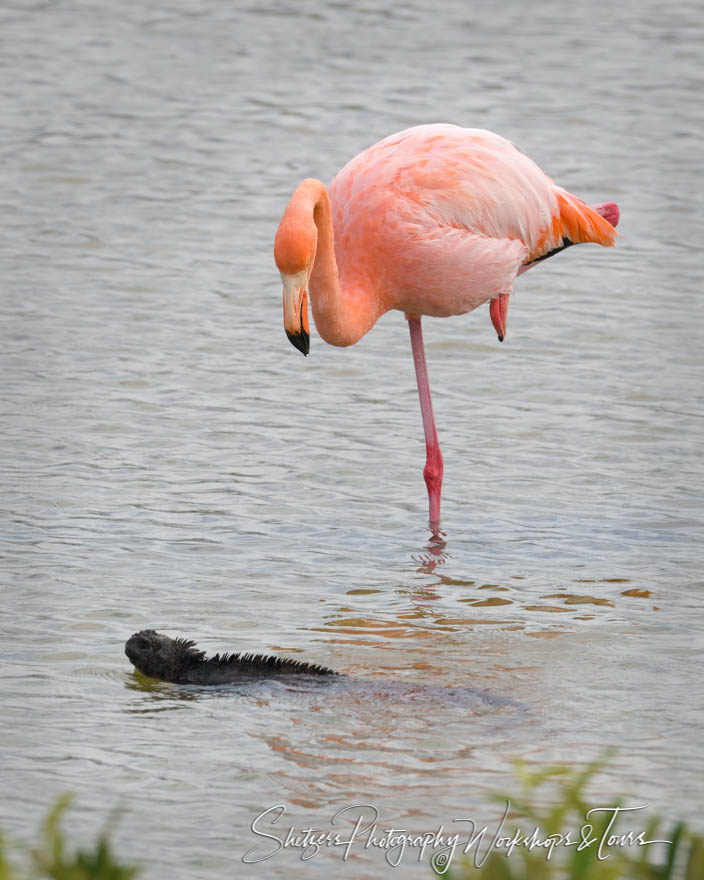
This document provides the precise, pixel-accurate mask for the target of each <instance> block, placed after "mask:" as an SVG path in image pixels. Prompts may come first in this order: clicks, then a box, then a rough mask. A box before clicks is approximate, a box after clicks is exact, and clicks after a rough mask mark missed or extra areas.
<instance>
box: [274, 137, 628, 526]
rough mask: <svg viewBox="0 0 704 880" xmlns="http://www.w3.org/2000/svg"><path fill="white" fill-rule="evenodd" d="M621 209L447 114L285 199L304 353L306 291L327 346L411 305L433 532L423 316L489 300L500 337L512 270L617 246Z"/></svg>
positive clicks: (292, 326)
mask: <svg viewBox="0 0 704 880" xmlns="http://www.w3.org/2000/svg"><path fill="white" fill-rule="evenodd" d="M618 219H619V210H618V207H617V206H616V205H615V204H614V203H613V202H607V203H604V204H602V205H595V206H594V207H589V206H587V205H586V204H585V203H584V202H582V201H581V200H580V199H578V198H577V197H576V196H573V195H571V194H570V193H569V192H567V191H566V190H564V189H562V188H561V187H559V186H556V185H555V184H554V183H553V182H552V180H551V179H550V178H549V177H547V175H545V174H544V173H543V172H542V171H541V170H540V168H538V166H537V165H536V164H535V163H534V162H532V161H531V160H530V159H529V158H528V157H527V156H525V155H524V154H523V153H520V152H519V151H518V150H517V149H516V148H515V147H514V146H513V145H512V144H511V143H510V142H509V141H507V140H505V139H504V138H502V137H499V135H496V134H492V133H491V132H489V131H483V130H481V129H469V128H459V127H458V126H455V125H419V126H416V127H415V128H409V129H407V130H406V131H402V132H399V133H398V134H394V135H391V136H390V137H387V138H385V139H384V140H382V141H380V142H379V143H378V144H375V145H374V146H372V147H369V149H367V150H365V151H364V152H363V153H360V154H359V156H357V157H356V158H355V159H352V161H351V162H348V163H347V165H345V167H344V168H343V169H342V170H341V171H340V172H339V173H338V174H337V176H336V177H335V179H334V180H333V181H332V183H331V184H330V188H329V190H327V191H326V189H325V186H324V185H323V184H322V183H321V182H320V181H319V180H315V179H313V178H308V179H306V180H304V181H303V182H302V183H301V184H300V185H299V186H298V188H297V189H296V191H295V192H294V194H293V196H292V197H291V201H290V202H289V203H288V207H287V208H286V211H285V213H284V216H283V218H282V220H281V223H280V224H279V228H278V231H277V233H276V241H275V245H274V258H275V260H276V265H277V266H278V268H279V271H280V273H281V278H282V280H283V286H284V292H283V302H284V328H285V330H286V335H287V336H288V338H289V340H290V341H291V342H292V343H293V345H294V346H295V347H296V348H297V349H298V350H299V351H301V352H303V354H304V355H307V354H308V351H309V347H310V336H309V328H308V294H309V293H310V300H311V306H312V309H313V318H314V320H315V326H316V328H317V330H318V332H319V333H320V335H321V336H322V338H323V339H324V340H325V341H326V342H328V343H330V344H331V345H340V346H345V345H353V344H354V343H355V342H357V341H358V340H359V339H361V337H362V336H364V334H365V333H366V332H367V331H368V330H369V329H371V327H372V326H373V325H374V323H375V322H376V321H377V319H378V318H379V317H380V316H381V315H383V314H384V313H385V312H387V311H389V310H390V309H398V310H399V311H402V312H404V313H405V315H406V318H407V320H408V325H409V329H410V333H411V347H412V350H413V361H414V364H415V370H416V380H417V383H418V395H419V397H420V408H421V415H422V418H423V428H424V432H425V442H426V464H425V469H424V471H423V476H424V477H425V482H426V486H427V489H428V500H429V508H430V528H431V529H432V530H433V532H434V533H436V534H437V531H438V529H439V522H440V493H441V488H442V474H443V459H442V453H441V452H440V445H439V443H438V436H437V431H436V429H435V419H434V417H433V406H432V401H431V398H430V386H429V384H428V370H427V366H426V361H425V352H424V349H423V336H422V331H421V315H432V316H435V317H448V316H450V315H462V314H464V313H465V312H471V311H472V309H476V308H477V306H480V305H482V303H485V302H486V301H487V300H490V310H489V311H490V317H491V321H492V323H493V325H494V328H495V329H496V332H497V334H498V337H499V341H503V339H504V337H505V335H506V318H507V311H508V298H509V294H510V293H511V290H512V288H513V282H514V280H515V278H516V276H517V275H520V274H521V273H522V272H525V271H526V270H527V269H529V268H530V267H531V266H534V265H535V264H536V263H538V262H540V261H541V260H544V259H545V258H546V257H550V256H552V255H553V254H555V253H557V252H558V251H561V250H564V249H565V248H566V247H569V246H570V245H573V244H579V243H581V242H596V243H598V244H601V245H606V246H609V245H612V244H613V243H614V240H615V237H616V235H617V233H616V230H615V229H614V227H615V226H616V224H617V223H618Z"/></svg>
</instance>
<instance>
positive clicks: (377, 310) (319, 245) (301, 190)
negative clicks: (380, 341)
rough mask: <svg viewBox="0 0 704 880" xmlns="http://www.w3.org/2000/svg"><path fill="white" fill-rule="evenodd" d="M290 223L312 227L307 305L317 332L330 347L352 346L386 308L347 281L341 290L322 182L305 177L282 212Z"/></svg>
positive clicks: (360, 287)
mask: <svg viewBox="0 0 704 880" xmlns="http://www.w3.org/2000/svg"><path fill="white" fill-rule="evenodd" d="M289 212H293V217H294V218H295V219H294V222H296V223H300V224H306V225H308V224H312V225H314V227H315V229H314V230H312V231H313V232H314V240H315V242H316V245H315V251H314V254H313V259H312V260H311V263H312V269H311V272H310V277H309V284H308V287H309V292H310V302H311V307H312V309H313V320H314V321H315V326H316V328H317V330H318V333H320V335H321V336H322V338H323V339H324V340H325V341H326V342H328V343H329V344H330V345H340V346H344V345H353V344H354V343H355V342H357V341H358V340H359V339H361V338H362V336H364V334H365V333H366V332H367V331H368V330H370V329H371V327H372V326H373V325H374V323H375V322H376V320H377V319H378V318H379V316H380V315H382V314H383V313H384V312H385V311H386V308H385V307H384V305H383V303H382V302H381V299H380V298H379V297H378V296H376V295H375V291H373V290H368V289H367V288H364V287H363V286H362V285H360V284H356V283H354V282H353V281H352V280H351V279H345V284H344V289H343V287H342V286H341V284H340V277H339V273H338V268H337V260H336V259H335V236H334V230H333V223H332V210H331V207H330V199H329V197H328V193H327V190H326V189H325V186H324V184H323V183H321V182H320V181H319V180H315V179H314V178H307V179H306V180H304V181H303V182H302V183H301V184H300V185H299V186H298V188H297V189H296V191H295V193H294V194H293V196H292V198H291V201H290V202H289V206H288V208H287V210H286V213H287V214H288V213H289Z"/></svg>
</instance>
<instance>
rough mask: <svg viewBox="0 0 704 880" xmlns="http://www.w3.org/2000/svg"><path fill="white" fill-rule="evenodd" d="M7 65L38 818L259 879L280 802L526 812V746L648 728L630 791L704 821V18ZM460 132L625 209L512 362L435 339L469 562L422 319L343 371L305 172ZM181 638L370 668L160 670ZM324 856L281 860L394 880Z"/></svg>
mask: <svg viewBox="0 0 704 880" xmlns="http://www.w3.org/2000/svg"><path fill="white" fill-rule="evenodd" d="M0 42H1V43H2V51H1V52H0V113H1V119H2V126H1V127H0V156H1V157H2V172H1V175H2V176H1V178H0V180H1V184H2V185H1V187H0V200H1V202H2V215H3V223H2V234H1V235H0V277H1V279H2V281H1V284H2V287H1V290H2V293H1V295H0V310H1V314H2V330H1V331H0V332H1V334H2V336H1V338H2V345H1V350H0V377H1V381H2V404H3V416H2V420H1V422H0V436H1V441H2V447H3V456H2V459H1V461H0V468H1V481H2V493H1V495H0V507H1V509H2V514H3V516H2V535H1V538H2V543H1V544H0V552H1V554H2V566H3V575H2V603H1V605H0V629H1V631H2V658H3V664H2V694H3V696H2V713H1V717H0V731H1V741H2V747H1V754H2V757H1V762H2V764H1V767H0V778H1V779H2V799H1V803H2V811H1V814H0V825H1V826H2V827H4V828H5V829H6V830H8V831H11V832H15V833H18V834H20V835H24V836H30V835H31V834H32V833H33V829H35V827H36V824H37V822H38V820H39V817H40V816H41V815H42V814H43V813H44V811H45V809H46V808H47V806H48V804H49V802H50V801H51V800H52V798H53V797H54V796H55V795H57V794H58V793H60V792H64V791H67V790H71V791H75V792H76V793H77V800H76V805H75V807H74V809H73V811H72V814H71V815H72V819H71V820H70V823H69V824H70V825H71V828H72V829H73V830H74V834H75V836H76V837H77V838H78V839H87V838H89V837H91V836H92V835H93V834H94V833H95V831H96V829H98V828H99V827H100V825H101V823H102V822H103V821H104V819H105V817H106V816H107V815H108V813H109V812H110V810H111V809H112V808H113V807H114V806H115V805H120V806H122V807H124V815H123V818H122V820H121V823H120V825H119V827H118V831H117V847H118V850H119V851H120V852H121V853H122V854H123V855H124V856H125V857H127V858H134V859H137V860H140V861H141V862H142V863H143V864H144V865H145V866H146V867H145V873H144V876H145V877H147V878H160V877H164V876H167V874H168V876H171V877H174V878H184V880H185V878H188V880H194V878H195V880H199V878H204V880H214V878H218V880H219V878H225V877H235V876H245V875H246V876H249V875H250V873H251V872H252V871H254V869H246V868H245V867H244V866H243V865H242V863H241V858H242V855H243V853H244V852H245V851H246V850H248V849H249V848H250V847H251V846H253V845H254V844H256V843H257V840H256V839H255V837H254V835H253V834H252V832H251V830H250V823H251V822H252V820H253V819H254V817H255V816H256V815H257V814H259V813H260V812H262V811H264V810H266V809H267V808H269V807H271V806H273V805H275V804H279V803H281V804H285V805H286V810H287V814H286V816H285V817H284V818H283V819H282V820H281V824H282V825H289V824H295V825H296V826H297V827H298V828H301V827H309V826H313V827H315V828H321V829H325V830H329V829H330V819H331V816H332V814H333V813H334V812H335V811H337V810H338V809H340V808H342V807H344V806H346V805H349V804H353V803H365V804H373V805H375V806H376V807H377V809H378V810H379V816H380V819H379V821H380V824H381V825H383V826H384V827H387V826H389V825H394V826H395V827H403V828H408V829H409V830H412V831H416V832H419V831H427V830H434V829H436V828H437V826H438V825H439V824H441V823H445V824H446V825H448V823H450V824H451V823H452V820H453V819H455V818H458V817H460V816H464V817H472V818H475V819H476V820H477V821H478V822H480V823H484V822H495V821H496V820H497V818H498V815H499V812H500V811H499V809H498V807H497V806H496V804H495V803H494V802H493V801H492V800H491V799H490V794H491V792H492V791H495V790H496V789H500V790H506V789H510V788H511V787H512V771H511V762H512V760H513V759H514V758H515V757H517V756H523V757H525V758H526V759H527V760H529V761H531V762H537V763H542V762H545V761H550V760H554V759H559V760H564V761H573V762H582V761H585V760H587V759H588V758H591V757H593V756H594V755H595V754H598V753H599V751H600V750H601V748H602V747H603V746H605V745H616V746H618V747H619V748H620V756H619V758H618V760H617V761H616V763H614V764H613V765H612V766H611V768H610V769H609V771H608V772H607V773H606V774H605V776H604V777H603V780H602V782H601V788H600V789H599V790H598V791H597V792H595V800H599V799H602V800H606V801H608V800H609V798H610V797H611V796H612V795H613V793H614V792H619V793H620V792H626V791H627V792H630V793H631V794H632V795H633V797H634V798H635V799H637V800H638V801H642V802H645V801H647V802H649V803H650V804H651V805H652V807H651V809H652V811H653V814H654V813H655V812H659V813H662V814H665V815H668V816H679V817H682V818H685V819H687V820H689V821H690V822H691V823H693V824H694V825H695V826H698V827H700V828H701V815H700V805H701V783H700V780H699V778H698V776H697V774H696V773H694V772H693V771H694V770H695V769H696V768H699V767H701V765H702V762H703V761H704V741H703V740H702V738H701V735H700V731H701V720H702V714H701V700H700V698H699V697H697V696H696V695H697V694H699V693H700V692H701V662H702V652H703V651H704V639H703V637H702V634H703V627H702V622H701V614H700V613H699V610H700V608H701V603H702V574H701V571H702V551H701V546H702V518H703V514H702V497H701V491H700V490H701V480H702V473H703V470H704V467H703V466H702V458H701V453H700V450H701V437H702V427H703V425H704V422H703V416H704V407H703V406H702V387H704V386H703V385H702V361H703V360H704V357H703V354H702V352H703V346H702V317H703V316H702V297H701V287H702V280H703V278H702V275H703V273H702V269H701V254H700V249H699V248H698V247H697V238H698V237H699V232H698V231H699V230H701V228H702V224H703V222H704V216H703V211H702V205H701V175H702V161H701V135H702V129H703V125H702V117H703V115H704V112H703V110H702V103H701V90H702V85H703V84H702V81H701V75H700V74H701V51H702V20H701V11H700V9H699V8H698V5H697V4H695V3H693V2H684V3H681V4H678V5H677V6H676V7H668V8H666V7H664V6H662V5H661V4H655V3H645V4H643V3H635V2H628V3H621V4H618V6H615V5H613V4H611V3H606V2H597V3H591V4H582V5H579V4H577V5H575V4H573V5H570V6H565V5H563V4H560V3H557V2H556V0H547V2H543V3H541V4H540V5H539V6H535V7H534V6H533V5H532V4H521V3H504V4H500V5H498V6H496V5H494V4H489V3H477V4H474V5H470V4H465V3H462V2H455V3H453V2H445V3H441V4H440V5H439V8H438V12H437V13H434V14H432V15H431V14H430V13H429V12H428V11H427V8H426V6H424V5H423V4H420V3H418V2H415V0H414V2H411V3H405V4H403V5H402V6H398V7H387V4H378V3H376V2H372V0H370V2H369V3H366V4H361V5H360V4H350V3H347V2H338V3H333V4H328V5H323V4H317V3H313V2H309V0H302V2H297V3H288V2H279V3H275V4H267V3H264V4H260V3H252V4H251V5H245V4H243V3H232V4H225V3H222V4H219V3H215V2H213V0H173V2H167V0H154V2H151V3H149V4H142V3H136V2H126V3H120V4H114V3H107V2H94V3H84V4H81V3H77V2H75V3H72V2H46V3H36V4H32V3H30V2H26V3H25V2H16V3H5V4H3V6H2V8H1V9H0ZM436 120H440V121H448V122H456V123H459V124H464V125H469V126H477V127H485V128H489V129H492V130H495V131H498V132H500V133H502V134H504V135H506V136H508V137H509V138H511V139H512V140H513V141H514V142H515V143H517V144H518V145H519V146H520V147H521V148H522V149H524V150H525V151H526V152H528V153H529V155H531V156H532V157H533V158H534V159H536V161H538V162H539V164H541V166H542V167H543V168H545V170H546V171H547V172H548V173H550V174H551V175H553V176H554V177H555V178H556V179H557V180H558V182H560V183H561V184H562V185H564V186H566V187H567V188H568V189H570V190H572V191H573V192H576V193H577V194H579V195H580V196H582V197H584V198H585V199H587V200H589V201H602V200H605V199H614V200H616V201H618V202H619V203H620V205H621V209H622V222H621V230H622V238H621V240H620V242H619V246H618V248H617V249H615V250H611V251H607V250H603V249H599V248H595V247H584V248H581V249H577V248H575V249H573V250H571V251H569V252H568V253H566V254H564V255H561V256H559V257H557V258H555V259H554V260H551V261H550V262H549V264H546V265H544V266H541V267H539V268H536V269H535V270H534V271H532V272H530V273H528V275H526V276H523V277H522V278H521V279H520V281H519V283H518V285H517V292H516V295H515V296H514V297H513V298H512V304H511V314H510V327H509V338H508V341H507V342H506V343H504V344H503V345H499V344H498V343H497V342H496V338H495V334H494V332H493V330H492V328H491V325H490V322H489V316H488V310H487V309H480V310H479V311H477V312H475V313H474V314H471V315H469V316H465V317H463V318H456V319H450V320H435V321H433V320H426V321H425V325H424V326H425V336H426V344H427V353H428V359H429V365H430V372H431V384H432V387H433V391H434V401H435V411H436V416H437V420H438V425H439V430H440V438H441V442H442V445H443V449H444V452H445V463H446V464H445V467H446V470H445V494H444V508H443V527H444V530H445V532H446V543H445V545H444V546H443V545H438V544H434V543H433V542H431V541H429V534H428V532H427V530H426V518H427V510H426V496H425V486H424V484H423V480H422V475H421V471H422V465H423V457H424V448H423V441H422V428H421V423H420V412H419V407H418V403H417V397H416V391H415V381H414V376H413V366H412V360H411V357H410V346H409V341H408V332H407V329H406V326H405V321H404V320H403V317H402V315H400V314H398V313H392V314H389V315H386V316H385V317H384V318H383V319H382V320H381V321H380V322H379V324H378V326H377V327H376V328H375V329H374V330H373V331H372V332H371V333H370V334H369V335H368V336H367V337H365V338H364V340H362V342H361V343H359V344H358V345H356V346H354V347H353V348H351V349H345V350H342V349H334V348H331V347H329V346H326V345H325V344H324V343H323V342H322V341H321V340H320V339H319V338H317V336H316V335H315V333H314V334H313V339H312V350H311V356H310V357H309V358H308V359H304V358H302V357H301V356H300V355H299V354H298V352H296V351H295V350H294V349H293V348H292V347H291V346H290V345H289V344H288V342H287V341H286V338H285V336H284V333H283V329H282V325H281V304H280V296H281V293H280V283H279V278H278V273H277V272H276V269H275V267H274V264H273V261H272V257H271V245H272V239H273V234H274V231H275V228H276V224H277V222H278V220H279V217H280V215H281V212H282V211H283V208H284V206H285V204H286V201H287V199H288V197H289V195H290V193H291V192H292V190H293V188H294V187H295V185H296V184H297V182H298V181H299V180H300V179H302V178H303V177H305V176H309V175H313V176H316V177H320V178H321V179H323V180H326V181H328V180H330V178H331V177H332V176H333V175H334V173H335V171H336V170H337V169H338V168H339V167H341V166H342V165H343V164H344V163H345V162H346V161H347V160H348V159H349V158H351V157H352V156H353V155H355V154H356V153H357V152H358V151H359V150H361V149H363V148H364V147H365V146H368V145H369V144H370V143H373V142H374V141H376V140H377V139H379V138H381V137H383V136H385V135H387V134H389V133H390V132H393V131H396V130H399V129H401V128H405V127H407V126H409V125H412V124H416V123H420V122H428V121H436ZM144 627H153V628H156V629H161V630H164V631H167V632H169V633H171V634H174V635H176V634H178V635H188V636H190V637H192V638H196V639H197V640H198V641H199V644H200V645H201V646H202V647H204V648H206V649H207V650H209V651H215V650H235V649H248V650H266V651H269V650H272V651H277V652H280V653H283V654H288V655H291V656H302V657H305V658H306V659H308V660H311V661H314V662H320V663H324V664H326V665H329V666H332V667H334V668H336V669H339V670H342V671H345V672H348V673H351V674H352V675H354V676H355V677H356V678H357V679H360V680H361V682H358V683H357V684H358V685H359V686H358V687H356V689H355V690H354V691H353V693H352V694H351V695H350V693H348V692H346V691H344V690H343V691H338V690H335V689H332V690H326V689H325V688H324V687H321V688H319V689H317V690H315V689H313V690H306V689H303V691H291V690H290V689H287V688H285V687H283V686H281V685H279V684H277V683H270V684H266V685H261V686H258V688H257V689H253V690H249V691H248V690H247V689H245V690H244V691H240V692H235V693H232V692H230V691H227V690H225V691H223V690H221V689H218V690H217V691H214V692H205V693H204V692H201V691H197V690H196V691H194V690H192V689H184V688H177V687H174V686H170V685H165V684H157V683H152V684H148V683H147V680H146V679H141V678H137V677H135V676H134V675H133V673H132V671H131V667H130V666H129V664H128V662H127V660H126V658H125V657H124V655H123V653H122V651H123V643H124V641H125V639H126V637H127V636H129V635H130V634H131V633H132V632H134V631H135V630H137V629H140V628H144ZM380 681H381V683H383V687H381V684H380V683H379V682H380ZM394 682H397V683H398V687H399V690H398V693H395V691H394ZM443 686H452V687H454V688H467V689H470V690H471V691H472V692H473V694H477V696H472V697H471V698H470V697H468V698H467V699H466V700H464V699H457V698H455V697H453V696H452V695H451V694H449V695H445V696H447V699H445V696H443V693H442V691H441V690H439V689H440V688H442V687H443ZM487 695H491V696H493V697H495V698H496V699H495V700H490V699H487ZM260 843H261V841H260ZM298 856H299V854H298V853H296V852H295V851H293V850H288V851H287V852H286V853H279V854H278V855H277V856H275V857H273V858H272V859H270V860H268V861H267V862H265V863H264V864H263V865H260V866H259V869H260V870H259V873H261V875H262V876H268V877H275V878H279V877H281V878H284V877H291V876H301V877H303V876H328V875H329V874H330V872H331V871H335V872H338V871H339V872H341V873H342V874H343V875H344V876H350V877H352V876H354V877H361V876H365V877H377V876H386V873H387V871H385V864H384V861H383V853H380V852H374V851H371V850H366V851H365V850H364V849H363V848H362V847H361V846H360V847H359V848H358V849H356V850H353V853H352V856H351V858H350V860H349V862H347V863H343V861H342V859H341V855H340V853H339V852H337V851H329V850H327V851H323V852H322V853H321V854H320V855H319V856H317V857H316V858H314V859H312V860H310V861H309V862H307V863H302V862H301V861H300V860H299V858H298ZM403 865H404V868H403V876H404V877H405V876H413V877H416V876H417V877H425V876H429V871H428V868H427V866H418V865H417V863H415V862H414V860H413V858H412V857H411V856H408V857H407V858H406V859H405V860H404V863H403ZM255 873H257V872H256V871H255Z"/></svg>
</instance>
